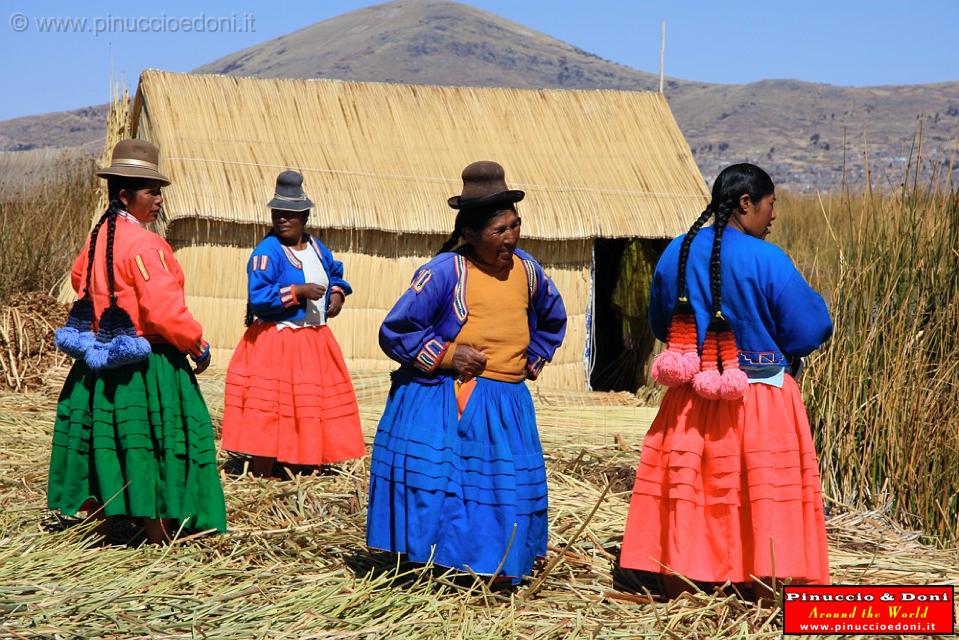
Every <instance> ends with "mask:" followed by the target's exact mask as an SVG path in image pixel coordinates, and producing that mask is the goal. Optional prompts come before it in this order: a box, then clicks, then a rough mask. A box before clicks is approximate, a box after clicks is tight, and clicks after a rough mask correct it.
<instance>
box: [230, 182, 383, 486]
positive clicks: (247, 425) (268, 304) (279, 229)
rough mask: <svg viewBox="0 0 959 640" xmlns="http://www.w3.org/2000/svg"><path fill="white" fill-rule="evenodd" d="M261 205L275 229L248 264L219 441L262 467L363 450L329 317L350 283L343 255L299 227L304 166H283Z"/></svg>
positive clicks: (305, 201) (305, 203) (305, 207)
mask: <svg viewBox="0 0 959 640" xmlns="http://www.w3.org/2000/svg"><path fill="white" fill-rule="evenodd" d="M267 206H268V207H269V208H270V209H271V212H272V217H273V230H272V231H270V233H269V234H267V236H266V238H264V239H263V240H262V241H261V242H260V243H259V244H258V245H257V246H256V248H255V249H254V250H253V255H252V256H251V257H250V260H249V262H248V264H247V275H248V304H247V320H246V324H247V327H248V328H247V330H246V333H245V334H243V338H242V339H241V340H240V344H239V345H237V348H236V351H235V352H234V354H233V359H232V360H230V367H229V369H228V370H227V376H226V397H225V403H226V407H225V410H224V412H223V444H222V446H223V448H224V449H226V450H228V451H235V452H238V453H245V454H248V455H251V456H253V468H252V471H253V474H254V475H259V476H264V475H270V474H271V473H272V470H273V463H274V462H275V461H279V462H283V463H287V464H290V465H302V466H319V465H323V464H328V463H332V462H341V461H343V460H349V459H352V458H359V457H360V456H362V455H363V450H364V447H363V434H362V432H361V430H360V416H359V409H358V407H357V404H356V395H355V393H354V391H353V383H352V381H351V380H350V374H349V372H348V371H347V369H346V363H345V362H344V361H343V354H342V353H341V352H340V347H339V345H338V344H337V342H336V339H335V338H334V337H333V333H332V332H331V331H330V329H329V327H328V326H327V321H328V319H329V318H333V317H336V316H337V315H338V314H339V313H340V310H341V309H342V308H343V303H344V301H345V300H346V296H347V295H349V294H350V293H352V289H351V288H350V285H349V283H347V281H346V280H344V279H343V263H342V262H339V261H338V260H334V259H333V254H332V253H331V252H330V250H329V249H327V248H326V246H324V245H323V243H321V242H320V241H319V240H318V239H317V238H315V237H313V236H311V235H309V234H308V233H306V232H305V231H304V229H305V226H306V221H307V218H308V217H309V214H310V208H311V207H312V206H313V202H312V201H310V199H309V198H307V196H306V194H305V193H304V191H303V176H302V175H300V174H299V173H297V172H295V171H284V172H283V173H281V174H280V175H279V176H278V177H277V180H276V193H275V195H274V197H273V199H272V200H271V201H270V202H269V203H268V204H267ZM254 318H255V319H256V320H255V321H254Z"/></svg>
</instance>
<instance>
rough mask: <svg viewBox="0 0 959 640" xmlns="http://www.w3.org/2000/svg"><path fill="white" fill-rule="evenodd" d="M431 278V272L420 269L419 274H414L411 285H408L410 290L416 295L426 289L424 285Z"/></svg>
mask: <svg viewBox="0 0 959 640" xmlns="http://www.w3.org/2000/svg"><path fill="white" fill-rule="evenodd" d="M432 278H433V272H432V271H430V270H429V269H420V271H419V273H417V274H416V276H414V278H413V284H411V285H410V288H411V289H413V291H415V292H416V293H420V292H421V291H423V289H425V288H426V283H427V282H429V281H430V280H431V279H432Z"/></svg>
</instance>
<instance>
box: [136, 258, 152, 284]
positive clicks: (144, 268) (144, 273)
mask: <svg viewBox="0 0 959 640" xmlns="http://www.w3.org/2000/svg"><path fill="white" fill-rule="evenodd" d="M133 261H134V262H136V264H137V269H139V270H140V275H141V276H143V279H144V280H145V281H147V282H149V281H150V272H149V271H147V266H146V265H145V264H143V258H141V257H140V255H139V254H137V255H135V256H133Z"/></svg>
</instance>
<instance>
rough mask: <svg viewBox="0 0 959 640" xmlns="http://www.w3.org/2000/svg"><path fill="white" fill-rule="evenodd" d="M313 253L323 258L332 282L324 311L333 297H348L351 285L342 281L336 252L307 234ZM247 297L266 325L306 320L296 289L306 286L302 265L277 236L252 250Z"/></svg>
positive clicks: (341, 270)
mask: <svg viewBox="0 0 959 640" xmlns="http://www.w3.org/2000/svg"><path fill="white" fill-rule="evenodd" d="M307 239H308V241H309V243H310V246H312V247H313V250H314V251H316V253H317V255H318V256H320V262H322V263H323V270H324V271H326V277H327V278H329V280H330V286H329V287H327V289H326V296H325V301H324V304H325V308H326V309H329V308H330V294H331V293H332V292H333V291H342V292H343V296H344V297H346V296H348V295H350V294H351V293H353V289H352V288H351V287H350V283H348V282H347V281H346V280H344V279H343V263H342V262H340V261H339V260H334V259H333V253H332V252H331V251H330V250H329V249H327V248H326V246H325V245H324V244H323V243H322V242H320V241H319V240H317V239H316V238H314V237H312V236H309V235H307ZM246 273H247V295H248V297H249V300H250V306H252V307H253V313H254V314H255V315H256V317H258V318H260V319H261V320H265V321H267V322H284V321H287V320H293V321H296V320H302V319H303V318H304V317H306V299H305V298H304V299H299V298H297V297H296V295H295V294H294V291H293V286H294V285H298V284H306V278H305V277H304V275H303V265H302V264H301V263H300V261H299V259H297V257H296V254H295V253H293V251H292V250H290V249H289V248H288V247H285V246H284V245H283V243H281V242H280V240H279V238H277V237H276V236H274V235H272V234H271V235H268V236H267V237H265V238H263V240H261V241H260V244H258V245H256V247H255V248H254V249H253V255H252V256H250V260H249V261H248V262H247V265H246Z"/></svg>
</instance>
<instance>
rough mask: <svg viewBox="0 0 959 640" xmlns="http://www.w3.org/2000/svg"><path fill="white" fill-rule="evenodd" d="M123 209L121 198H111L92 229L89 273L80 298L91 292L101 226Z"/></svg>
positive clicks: (88, 254) (88, 252) (88, 255)
mask: <svg viewBox="0 0 959 640" xmlns="http://www.w3.org/2000/svg"><path fill="white" fill-rule="evenodd" d="M122 209H123V203H122V202H120V201H119V200H115V199H114V200H110V204H109V205H108V206H107V209H106V211H104V212H103V215H102V216H100V219H99V220H97V223H96V224H95V225H94V227H93V230H91V231H90V246H89V248H88V250H87V275H86V279H85V281H84V284H83V294H82V295H81V296H80V298H81V299H82V298H85V297H87V296H88V295H89V293H90V277H91V276H92V275H93V257H94V255H96V250H97V236H98V235H99V234H100V227H102V226H103V223H104V222H106V221H107V220H109V219H110V218H116V215H117V213H119V212H120V211H121V210H122Z"/></svg>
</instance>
